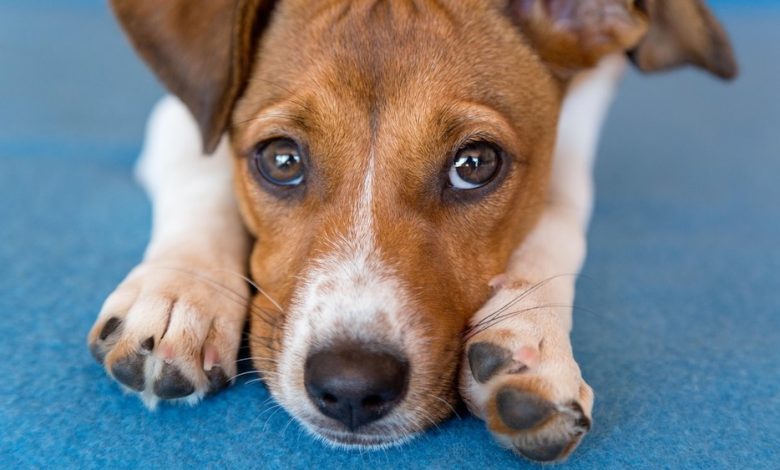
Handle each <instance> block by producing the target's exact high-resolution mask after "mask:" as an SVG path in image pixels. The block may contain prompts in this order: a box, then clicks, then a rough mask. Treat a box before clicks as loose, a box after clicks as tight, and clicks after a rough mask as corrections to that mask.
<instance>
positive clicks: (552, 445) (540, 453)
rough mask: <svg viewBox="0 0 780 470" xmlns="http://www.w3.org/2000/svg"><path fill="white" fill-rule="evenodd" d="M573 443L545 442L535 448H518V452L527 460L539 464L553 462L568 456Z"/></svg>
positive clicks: (565, 441) (563, 441)
mask: <svg viewBox="0 0 780 470" xmlns="http://www.w3.org/2000/svg"><path fill="white" fill-rule="evenodd" d="M570 443H571V441H570V440H568V439H565V440H560V441H554V442H544V443H542V444H539V445H537V446H535V447H533V448H529V449H523V448H517V451H518V452H520V453H521V454H523V456H524V457H525V458H528V459H531V460H536V461H537V462H552V461H554V460H558V459H560V458H561V457H562V456H564V455H565V454H566V451H567V448H568V447H569V445H570Z"/></svg>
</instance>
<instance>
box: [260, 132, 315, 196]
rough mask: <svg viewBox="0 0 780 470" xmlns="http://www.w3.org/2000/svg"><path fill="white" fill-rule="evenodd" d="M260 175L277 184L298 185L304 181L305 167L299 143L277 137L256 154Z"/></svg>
mask: <svg viewBox="0 0 780 470" xmlns="http://www.w3.org/2000/svg"><path fill="white" fill-rule="evenodd" d="M254 161H255V167H256V168H257V170H258V172H259V173H260V175H261V176H262V177H263V178H264V179H266V180H267V181H269V182H270V183H273V184H275V185H277V186H297V185H299V184H301V183H302V182H303V176H304V167H303V163H302V161H301V153H300V151H299V149H298V144H296V143H295V142H294V141H292V140H290V139H275V140H272V141H270V142H267V143H265V144H264V145H262V146H261V147H260V148H259V149H258V150H257V151H256V152H255V154H254Z"/></svg>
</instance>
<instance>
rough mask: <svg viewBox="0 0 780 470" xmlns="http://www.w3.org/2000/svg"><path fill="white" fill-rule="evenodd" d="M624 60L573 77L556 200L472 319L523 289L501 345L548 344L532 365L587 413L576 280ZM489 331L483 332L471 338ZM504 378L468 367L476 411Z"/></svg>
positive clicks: (556, 396)
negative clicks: (481, 379)
mask: <svg viewBox="0 0 780 470" xmlns="http://www.w3.org/2000/svg"><path fill="white" fill-rule="evenodd" d="M624 68H625V58H623V57H619V56H612V57H607V58H605V59H604V60H603V61H602V62H601V63H600V64H599V66H598V67H596V68H595V69H593V70H591V71H588V72H584V73H582V74H581V75H580V76H579V77H577V78H576V79H575V81H574V82H573V83H572V85H571V88H570V89H569V92H568V94H567V96H566V98H565V100H564V104H563V108H562V111H561V118H560V123H559V131H558V139H557V142H556V150H555V154H554V161H553V174H552V179H551V185H550V196H549V199H548V201H549V202H548V205H547V207H546V209H545V211H544V213H543V214H542V217H541V219H540V221H539V223H538V225H537V226H536V227H535V228H534V230H533V231H532V232H531V233H530V234H529V236H528V237H527V238H526V240H525V242H523V244H522V246H520V247H519V248H518V249H517V250H516V251H515V253H513V255H512V257H511V259H510V262H509V265H508V266H507V269H506V274H505V279H502V281H501V284H502V285H504V286H505V287H501V288H499V289H498V290H497V292H496V293H495V295H494V296H493V297H492V298H491V299H490V300H489V301H488V303H487V304H486V305H485V306H484V307H483V308H482V309H480V311H479V312H477V314H476V315H475V316H474V317H473V319H472V324H477V323H479V322H480V321H482V320H484V319H485V318H486V317H487V316H488V315H490V314H491V313H493V312H495V311H496V310H498V309H499V308H501V307H503V306H504V305H507V304H509V303H510V302H513V301H515V300H516V299H518V298H520V297H521V296H522V299H521V300H519V301H517V302H516V303H514V304H512V307H511V310H512V311H518V312H520V311H521V310H525V309H528V310H525V311H523V312H521V313H519V314H517V315H509V316H507V318H506V319H505V320H503V321H501V322H500V323H498V324H495V325H494V326H492V327H491V328H493V329H497V328H500V329H502V330H505V331H508V332H510V333H511V334H510V335H508V336H505V337H504V338H503V339H502V341H503V343H501V344H500V345H501V346H503V347H506V348H507V349H509V350H510V351H513V352H514V351H517V350H519V348H522V347H531V348H534V349H537V348H540V345H541V344H544V351H543V352H542V354H541V356H542V357H541V362H540V364H539V365H538V366H537V367H536V368H535V370H533V371H532V372H533V373H536V374H538V375H540V376H542V377H544V378H545V379H546V381H547V383H548V384H550V386H551V387H552V390H551V394H552V398H553V400H556V401H558V402H559V403H564V402H567V401H570V400H578V401H582V402H583V403H582V406H583V408H585V412H586V414H587V415H590V411H591V408H592V392H591V391H590V387H588V386H587V384H585V382H584V381H583V380H582V377H581V374H580V370H579V367H578V366H577V363H576V362H575V361H574V358H573V355H572V350H571V344H570V340H569V332H570V331H571V326H572V303H573V301H574V284H575V281H576V276H577V274H578V273H579V271H580V269H581V267H582V263H583V261H584V259H585V249H586V231H587V225H588V222H589V220H590V213H591V209H592V205H593V181H592V171H593V162H594V157H595V152H596V146H597V143H598V136H599V132H600V130H601V126H602V124H603V121H604V118H605V117H606V113H607V110H608V109H609V105H610V103H611V102H612V98H613V95H614V93H615V91H616V89H617V87H618V84H619V82H620V78H621V76H622V73H623V70H624ZM533 286H538V287H535V288H533ZM529 288H533V289H532V290H530V291H529V290H528V289H529ZM483 337H484V335H476V336H474V337H473V338H471V339H470V340H469V344H470V343H471V342H476V341H479V340H481V339H482V338H483ZM467 347H468V344H467ZM503 379H504V378H503V377H500V376H499V377H496V378H494V379H493V380H491V381H489V382H488V383H486V384H480V383H477V382H476V381H475V380H474V378H473V376H472V375H471V373H470V372H468V370H466V369H464V371H463V373H462V374H461V387H462V392H463V395H464V398H465V399H466V400H467V402H468V403H469V405H470V408H471V409H472V411H474V413H475V414H477V415H479V416H484V414H485V406H486V404H487V402H488V400H489V399H490V397H491V396H492V394H493V393H494V390H495V389H496V387H497V386H498V385H499V384H500V383H501V382H502V381H503ZM500 440H503V441H511V438H510V437H506V436H503V437H501V439H500Z"/></svg>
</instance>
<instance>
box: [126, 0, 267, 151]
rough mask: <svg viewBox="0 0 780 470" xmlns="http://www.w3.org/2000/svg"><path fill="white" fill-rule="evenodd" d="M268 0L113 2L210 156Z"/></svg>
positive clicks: (245, 69) (240, 85) (240, 81)
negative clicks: (192, 119)
mask: <svg viewBox="0 0 780 470" xmlns="http://www.w3.org/2000/svg"><path fill="white" fill-rule="evenodd" d="M271 3H273V2H271V1H267V0H111V4H112V7H113V9H114V12H115V13H116V16H117V18H118V19H119V22H120V23H121V24H122V27H123V28H124V29H125V31H126V33H127V35H128V36H129V37H130V41H131V42H132V43H133V46H134V47H135V48H136V50H137V51H138V53H139V54H140V55H141V57H142V58H143V59H144V60H145V61H146V63H147V64H148V65H149V67H150V68H151V69H152V70H153V71H154V73H155V74H156V75H157V76H158V77H159V78H160V80H161V81H162V82H163V83H164V84H165V86H166V87H167V88H168V89H169V90H170V91H171V92H172V93H173V94H175V95H176V96H178V97H179V98H180V99H181V100H182V101H183V102H184V104H186V105H187V107H188V108H189V110H190V112H192V114H193V116H194V117H195V120H196V121H197V122H198V126H199V127H200V130H201V135H202V138H203V147H204V150H205V151H206V152H207V153H211V152H213V151H214V149H215V148H216V147H217V144H218V143H219V140H220V137H221V136H222V134H223V133H224V132H225V130H226V129H227V126H228V124H229V120H230V114H231V112H232V110H233V106H234V104H235V102H236V100H237V99H238V97H239V95H240V94H241V91H242V90H243V88H244V85H245V84H246V80H247V75H248V73H249V69H250V67H251V59H252V55H253V52H254V51H253V46H254V44H253V42H254V41H253V40H254V33H255V32H256V29H257V28H258V27H259V25H260V24H261V23H262V22H263V21H264V17H265V16H267V15H268V10H270V7H271V5H270V4H271Z"/></svg>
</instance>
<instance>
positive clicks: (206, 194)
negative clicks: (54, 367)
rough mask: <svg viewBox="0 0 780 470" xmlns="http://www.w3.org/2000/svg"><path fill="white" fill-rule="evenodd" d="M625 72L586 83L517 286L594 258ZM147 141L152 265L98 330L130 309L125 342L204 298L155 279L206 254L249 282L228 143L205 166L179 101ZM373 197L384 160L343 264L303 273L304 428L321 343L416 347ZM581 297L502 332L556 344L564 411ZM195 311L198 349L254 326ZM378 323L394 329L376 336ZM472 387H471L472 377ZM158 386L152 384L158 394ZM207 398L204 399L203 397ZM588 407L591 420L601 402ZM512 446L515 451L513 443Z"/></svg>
mask: <svg viewBox="0 0 780 470" xmlns="http://www.w3.org/2000/svg"><path fill="white" fill-rule="evenodd" d="M624 61H625V60H624V59H622V58H617V57H615V58H609V59H607V60H605V61H604V62H603V63H602V64H601V65H600V66H599V67H598V68H597V69H596V70H594V71H593V72H590V73H588V74H586V75H584V76H583V77H581V78H579V79H578V80H577V82H576V83H575V84H574V85H573V87H572V89H571V91H570V93H569V94H568V96H567V98H566V100H565V103H564V106H563V111H562V116H561V122H560V130H559V138H558V142H557V147H556V152H555V158H554V167H553V178H552V183H551V188H550V203H549V206H548V207H547V209H546V210H545V212H544V214H543V216H542V218H541V220H540V222H539V224H538V226H537V227H536V228H535V230H534V231H533V232H532V233H531V234H530V236H529V237H528V239H527V240H526V242H525V243H524V244H523V246H521V247H520V248H518V250H517V251H516V252H515V253H514V254H513V256H512V259H511V262H510V264H509V266H508V268H507V271H506V274H507V276H508V278H509V279H510V280H524V281H527V282H529V283H535V282H540V281H543V280H545V279H548V278H551V277H553V276H556V275H560V274H567V275H569V274H576V273H577V272H578V271H579V269H580V267H581V264H582V261H583V259H584V256H585V231H586V227H587V223H588V220H589V217H590V211H591V207H592V197H593V194H592V193H593V189H592V181H591V172H592V164H593V157H594V154H595V147H596V143H597V136H598V132H599V129H600V126H601V124H602V121H603V119H604V116H605V114H606V110H607V108H608V104H609V102H610V100H611V97H612V94H613V92H614V90H615V88H616V86H617V83H618V79H619V77H620V74H621V71H622V69H623V67H624ZM148 135H149V137H148V140H147V147H146V148H145V150H144V155H143V157H142V159H141V161H140V163H139V165H138V170H137V174H138V175H139V179H140V180H141V181H142V183H143V184H144V186H145V188H146V189H147V191H148V192H149V195H150V197H151V199H152V205H153V208H154V222H153V230H152V239H151V241H150V243H149V247H148V249H147V252H146V256H145V258H144V263H142V265H141V266H139V268H137V269H136V271H134V273H131V275H130V276H128V281H126V282H125V283H123V284H122V285H120V287H119V288H118V289H117V291H116V292H115V293H114V294H113V295H112V296H111V297H110V298H109V300H108V301H107V302H106V305H107V306H106V307H105V308H104V311H103V313H102V314H101V317H100V319H99V322H100V321H101V320H102V321H105V319H107V318H108V317H109V316H111V315H116V312H117V310H121V309H120V308H119V306H121V307H122V309H124V308H125V307H127V310H130V311H131V314H129V316H132V317H133V320H132V321H130V320H128V323H127V325H130V326H128V328H126V330H129V331H125V332H124V333H123V335H131V336H132V335H135V336H137V337H138V338H142V337H143V335H145V334H148V333H149V332H150V331H152V332H154V331H157V330H158V329H159V328H161V326H160V325H165V324H167V323H168V321H169V318H168V316H169V309H168V308H167V306H168V305H170V303H171V302H175V301H176V299H182V298H184V299H187V298H188V296H189V295H190V294H196V293H197V292H196V291H198V290H202V288H203V287H202V285H196V284H191V285H190V287H185V288H184V291H181V290H179V291H176V292H173V293H171V292H167V291H165V290H164V289H161V288H160V285H161V284H162V285H163V286H164V285H166V283H167V285H175V286H178V287H177V288H178V289H181V285H183V284H184V285H187V282H188V279H187V278H185V277H184V275H183V274H176V272H175V271H169V272H168V273H167V276H168V277H167V278H166V279H167V281H166V280H163V281H162V282H161V281H160V279H159V278H155V277H154V274H152V267H153V266H154V265H159V264H164V265H180V264H182V263H187V262H189V260H190V259H192V256H193V254H195V255H197V259H198V260H199V261H198V262H199V263H201V264H199V266H198V267H201V268H217V269H218V270H221V271H228V272H235V273H242V272H243V266H244V263H245V261H246V259H247V256H248V240H247V236H246V234H245V233H244V229H243V226H242V223H241V220H240V218H239V214H238V209H237V207H236V203H235V200H234V198H233V192H232V183H231V164H230V152H229V148H228V146H227V144H226V143H225V142H224V141H223V142H222V144H221V145H220V147H219V149H218V150H217V152H216V155H214V156H211V157H203V156H201V151H200V147H199V145H200V139H199V136H198V133H197V128H196V127H195V126H194V123H193V122H192V118H191V117H190V116H189V115H188V113H187V112H186V110H185V109H184V107H183V105H182V104H181V103H179V102H178V101H177V100H175V99H174V98H166V99H164V100H163V101H162V102H161V103H160V104H159V105H158V107H157V108H156V110H155V111H154V113H153V116H152V119H151V120H150V125H149V133H148ZM373 191H374V188H373V159H370V167H369V169H368V171H367V174H366V180H365V183H364V187H363V188H362V196H361V198H360V200H359V201H358V202H357V204H356V207H355V208H354V219H355V220H354V222H353V227H352V230H351V231H350V232H349V233H348V234H347V235H346V236H345V237H344V238H343V239H339V240H332V242H333V244H334V250H333V251H332V255H330V256H328V257H327V258H325V259H321V260H316V262H315V263H314V267H313V268H312V269H311V270H310V271H309V272H307V273H304V279H305V287H304V289H302V290H301V291H300V292H299V294H298V296H297V297H296V299H295V300H294V303H293V306H292V308H291V310H290V312H289V314H290V319H289V322H290V323H289V327H288V329H287V331H286V335H285V338H284V347H283V348H282V349H283V353H282V355H281V357H280V358H279V360H280V363H279V366H280V376H281V378H282V380H281V387H282V396H281V397H278V398H280V400H281V401H283V405H284V406H285V407H286V408H287V409H288V410H290V411H291V412H292V413H293V414H295V415H296V416H297V417H299V418H300V417H302V416H307V415H308V416H313V415H315V414H316V413H317V412H316V410H314V409H313V406H312V405H311V404H310V403H309V400H308V399H307V397H306V396H305V392H304V391H303V390H302V388H301V387H300V386H298V385H296V384H300V383H301V381H300V376H301V375H302V373H303V370H302V369H303V367H302V365H303V361H304V359H305V355H306V354H307V348H308V347H309V345H310V344H311V342H312V340H313V338H314V337H316V338H317V340H318V341H319V342H323V341H325V342H326V341H329V340H333V341H335V340H342V339H348V338H349V339H353V340H364V341H372V340H382V341H384V342H390V343H391V344H397V345H398V346H399V347H403V346H404V344H403V342H404V341H406V342H407V344H406V346H408V343H409V342H414V341H415V339H414V338H410V337H408V335H407V336H406V337H405V334H406V333H409V332H408V331H405V325H404V324H403V320H402V319H401V316H400V312H402V311H408V309H409V308H410V306H409V305H407V300H406V299H405V298H404V296H403V289H402V286H401V285H400V282H399V281H398V280H397V278H396V276H395V275H394V273H393V272H392V269H390V268H388V267H387V266H384V265H383V264H382V262H381V259H380V257H379V253H378V252H377V248H376V246H375V243H374V233H373V229H372V228H373V224H372V220H373V214H372V204H373ZM158 274H159V273H158ZM225 279H228V278H223V282H228V281H226V280H225ZM131 281H132V282H131ZM326 283H335V285H336V286H337V288H336V289H323V288H322V287H323V285H324V284H326ZM232 289H235V290H237V291H238V292H239V293H241V292H244V293H245V292H246V286H245V285H243V284H241V283H239V284H238V285H236V284H233V285H232ZM189 290H191V291H192V292H189ZM171 295H173V296H175V297H176V298H175V299H174V298H171ZM573 295H574V277H573V276H568V277H567V276H563V277H560V278H557V279H555V280H554V281H551V282H549V283H548V284H547V285H545V286H544V288H542V289H539V290H538V291H537V292H536V293H535V294H534V295H531V296H528V298H527V299H526V301H527V302H535V303H541V304H551V303H555V304H561V305H564V307H561V308H549V309H548V310H549V311H548V312H546V315H531V314H529V315H520V316H516V317H513V318H512V319H510V320H507V321H506V322H505V324H504V325H503V326H502V327H504V328H508V329H509V330H510V331H512V332H513V333H514V335H515V336H514V338H513V339H510V340H509V343H511V344H508V345H507V346H509V347H513V348H514V347H520V346H522V345H526V344H528V343H529V342H531V343H533V345H534V346H536V345H537V344H539V342H540V340H541V339H545V341H546V347H547V348H552V353H551V355H549V358H550V360H548V361H546V362H545V361H544V360H543V362H542V364H541V365H540V367H541V372H542V373H543V374H544V375H545V376H546V377H548V378H549V380H550V382H551V383H552V384H553V385H554V386H555V387H557V389H556V390H555V391H554V393H555V394H556V396H557V397H558V398H560V399H561V400H565V399H571V398H572V396H571V395H572V394H574V393H576V390H579V387H581V386H583V385H584V382H582V380H581V377H580V375H579V368H578V367H577V365H576V363H575V362H574V360H573V357H572V355H571V345H570V344H569V339H568V334H569V331H570V328H571V308H570V307H566V305H570V304H571V302H572V300H573ZM516 296H517V292H515V291H512V289H510V288H506V289H501V290H499V291H498V293H497V294H496V295H495V296H494V297H493V299H491V301H490V302H489V303H488V304H487V305H486V306H485V307H484V308H483V309H482V310H480V312H478V313H477V314H476V315H475V317H474V322H477V321H479V320H480V319H481V317H484V315H486V314H488V313H490V312H491V311H492V310H493V309H494V308H495V307H496V306H500V305H503V303H505V302H507V301H509V300H511V299H513V298H515V297H516ZM117 299H120V300H117ZM193 299H194V300H191V301H188V302H186V303H184V304H182V305H181V306H179V307H176V308H174V309H173V310H172V311H173V313H172V314H173V315H177V314H178V316H179V318H178V320H177V321H176V322H171V323H172V324H180V327H179V329H180V331H181V334H183V335H185V336H187V337H188V338H190V339H194V340H195V342H196V343H198V345H200V344H202V342H203V341H204V337H203V335H202V331H203V330H202V328H201V325H203V324H205V323H206V322H213V321H219V318H221V317H219V318H217V317H218V316H217V315H216V314H215V313H214V312H221V313H220V315H221V316H222V317H225V318H229V320H230V324H231V325H236V324H240V322H241V321H242V320H243V315H244V311H243V310H242V309H243V306H240V308H239V307H235V306H234V307H233V308H232V309H231V308H230V307H227V308H226V306H227V305H228V304H229V302H226V301H225V299H224V298H221V297H219V296H214V295H211V296H205V297H204V296H202V295H201V296H198V295H194V296H193ZM226 310H227V313H225V312H226ZM177 312H178V313H177ZM378 323H381V324H382V325H389V328H381V329H380V328H377V324H378ZM233 328H234V329H235V326H233ZM239 331H240V329H239ZM196 332H201V333H196ZM224 341H225V344H223V345H222V346H223V347H224V348H225V349H226V350H227V349H230V348H233V349H237V346H238V336H236V335H228V336H227V337H226V339H225V340H224ZM231 341H233V343H232V344H230V342H231ZM407 350H408V349H407ZM543 359H544V358H543ZM184 360H185V362H186V361H190V362H192V368H197V367H201V366H202V364H200V363H199V358H195V357H189V358H185V359H184ZM149 369H150V372H149V374H150V375H154V374H156V373H158V372H159V370H158V368H157V367H156V366H154V367H151V366H150V367H149ZM191 372H192V371H191ZM192 373H193V374H195V372H192ZM463 376H464V377H465V376H468V377H470V374H468V373H464V375H463ZM468 377H467V380H466V382H465V383H464V384H463V393H464V395H465V397H466V398H467V399H468V400H469V402H470V403H471V405H472V409H473V410H474V411H475V412H476V413H477V414H479V415H481V414H483V411H484V410H483V406H484V404H485V401H486V399H487V397H488V396H489V394H490V393H491V390H492V389H493V388H492V385H490V384H487V385H481V384H477V383H475V382H474V381H473V378H472V379H471V380H468ZM151 379H153V377H151V376H150V377H147V383H150V382H149V380H151ZM584 386H585V387H587V385H584ZM197 394H198V396H200V395H199V394H202V390H200V391H199V392H197ZM144 396H145V397H146V399H147V402H148V403H153V402H154V401H155V400H154V398H153V396H152V397H150V396H149V394H148V393H147V392H144ZM584 405H585V406H586V407H587V408H588V409H587V412H588V414H589V413H590V407H591V405H592V401H591V403H585V404H584ZM502 439H504V440H505V441H506V437H502Z"/></svg>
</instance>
